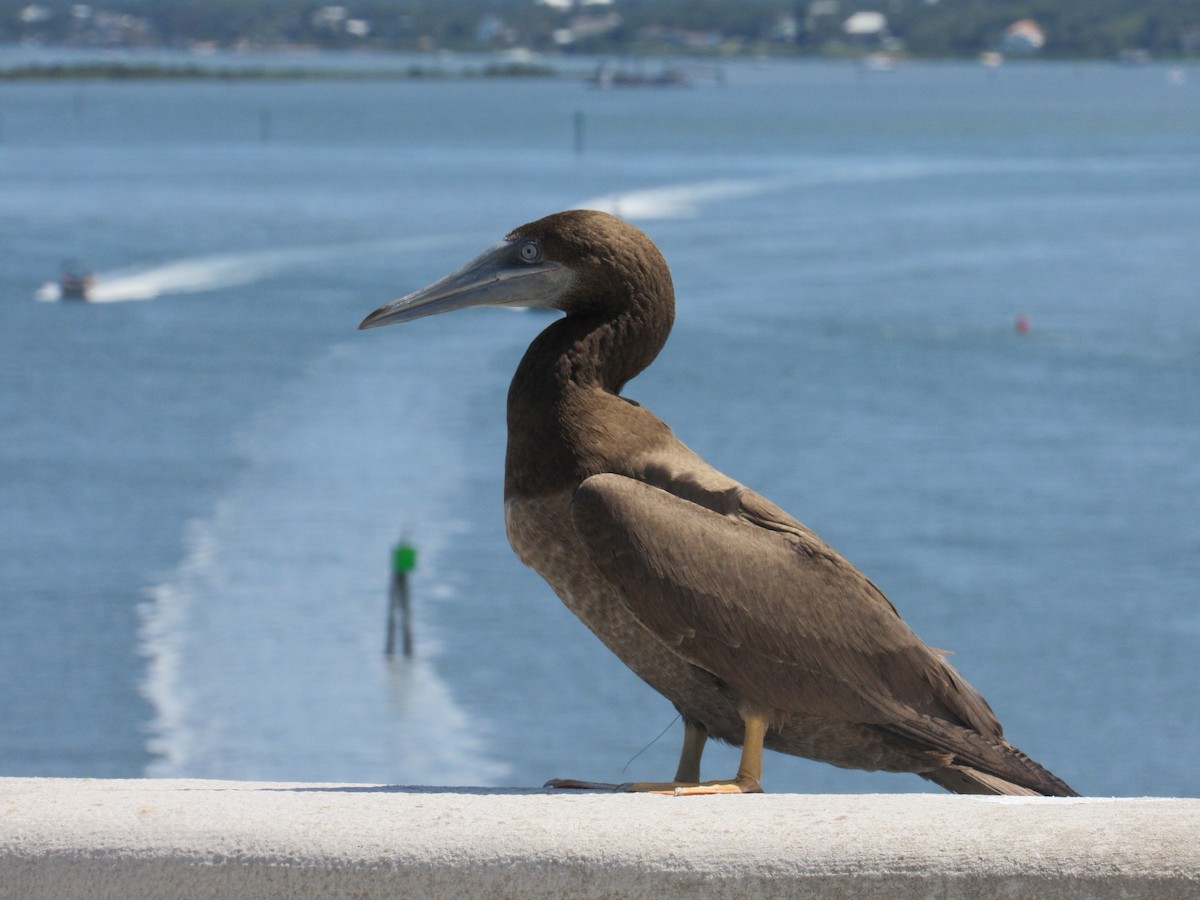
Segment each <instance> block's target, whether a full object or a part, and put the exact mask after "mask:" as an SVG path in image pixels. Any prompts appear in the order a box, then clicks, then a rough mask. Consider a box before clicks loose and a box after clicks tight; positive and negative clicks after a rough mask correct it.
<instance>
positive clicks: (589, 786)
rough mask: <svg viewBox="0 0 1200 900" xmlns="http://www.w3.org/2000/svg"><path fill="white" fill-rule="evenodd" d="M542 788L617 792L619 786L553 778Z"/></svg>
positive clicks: (600, 782)
mask: <svg viewBox="0 0 1200 900" xmlns="http://www.w3.org/2000/svg"><path fill="white" fill-rule="evenodd" d="M542 787H546V788H555V789H557V790H566V791H617V790H620V789H621V785H619V784H607V783H605V782H603V781H580V780H579V779H577V778H551V779H550V780H549V781H547V782H546V783H545V784H543V785H542Z"/></svg>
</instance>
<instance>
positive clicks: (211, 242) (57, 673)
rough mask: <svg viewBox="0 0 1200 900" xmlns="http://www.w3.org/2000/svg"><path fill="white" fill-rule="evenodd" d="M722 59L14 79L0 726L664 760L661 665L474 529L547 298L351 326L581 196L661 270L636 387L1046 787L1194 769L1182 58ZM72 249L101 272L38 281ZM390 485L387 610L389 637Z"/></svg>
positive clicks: (1119, 784) (1, 501)
mask: <svg viewBox="0 0 1200 900" xmlns="http://www.w3.org/2000/svg"><path fill="white" fill-rule="evenodd" d="M726 75H727V78H726V84H725V85H724V86H723V87H717V86H708V85H701V86H697V87H696V88H694V89H691V90H667V91H649V90H648V91H644V92H643V91H630V92H622V91H612V92H598V91H592V90H589V89H587V88H585V87H584V86H582V85H581V84H578V83H575V82H571V81H560V82H462V83H460V82H441V83H412V84H410V83H398V82H379V83H371V82H366V83H352V84H341V83H279V84H265V83H254V84H249V83H247V84H238V83H216V82H214V83H207V82H206V83H178V84H153V83H144V84H137V83H130V84H106V83H87V84H72V83H51V84H4V85H0V429H2V430H0V613H2V619H0V621H2V622H3V625H2V626H0V774H5V775H85V776H138V775H155V776H158V775H184V776H213V777H232V778H272V779H314V780H355V781H377V782H409V783H411V782H421V783H435V784H486V785H531V784H540V783H541V782H542V781H544V780H545V779H546V778H549V777H554V776H574V777H587V778H593V779H603V780H617V781H624V780H632V779H637V778H650V779H657V778H662V777H665V776H667V775H669V774H670V773H671V772H672V771H673V769H674V763H675V755H676V753H677V748H678V740H679V735H680V732H681V728H680V726H679V724H678V722H674V721H673V720H674V711H673V710H672V709H671V707H670V706H669V704H668V703H667V702H666V701H664V700H662V699H661V698H659V697H658V696H657V695H655V694H654V693H653V692H652V691H650V690H649V689H648V688H646V687H644V686H643V685H642V684H641V683H640V682H639V681H638V680H637V679H636V678H635V677H634V676H632V675H631V674H630V673H628V672H627V671H626V670H625V669H624V668H623V667H622V666H621V664H620V663H619V662H617V661H616V660H615V659H614V658H612V657H611V656H610V655H609V654H608V653H607V651H605V650H604V649H603V648H602V647H601V646H600V645H599V644H598V643H597V642H596V641H595V640H594V639H593V638H592V637H591V636H590V634H588V633H587V631H586V630H585V629H584V628H583V627H582V626H580V625H579V623H577V622H576V621H574V619H573V618H572V616H571V615H570V614H569V613H568V612H566V610H565V609H564V608H562V607H561V604H560V603H559V602H558V600H557V599H555V598H554V596H553V595H552V594H551V592H550V591H549V589H548V588H547V587H546V586H545V585H544V584H543V583H542V582H541V581H540V580H539V579H538V578H537V576H536V575H534V574H533V573H532V572H530V571H528V570H526V569H523V568H522V567H521V566H520V564H519V563H518V562H517V561H516V560H515V558H514V557H513V556H512V554H511V552H510V551H509V549H508V547H507V543H506V540H505V537H504V533H503V523H502V512H501V470H502V463H503V453H504V395H505V391H506V388H507V382H508V377H509V376H510V374H511V372H512V371H513V369H514V368H515V365H516V362H517V360H518V359H519V358H520V355H521V353H522V351H523V349H524V347H525V346H526V345H527V344H528V342H529V340H530V339H531V338H532V336H533V335H534V334H535V333H536V331H537V330H538V329H539V328H540V327H542V326H543V325H544V323H545V321H546V319H545V318H544V317H541V316H539V315H538V314H529V313H512V314H510V313H507V312H499V311H482V310H481V311H472V312H466V313H461V314H458V315H455V316H450V317H445V318H440V319H431V320H424V321H421V322H418V323H413V324H411V325H407V326H401V327H397V328H391V329H384V330H381V331H376V332H370V333H366V334H360V333H357V332H356V331H355V327H356V325H357V323H358V322H359V321H360V320H361V318H362V317H363V315H365V314H366V313H367V312H369V311H371V310H372V309H374V308H375V307H376V306H379V305H381V304H382V303H384V302H386V301H388V300H390V299H393V298H394V297H396V296H399V295H400V294H403V293H407V292H409V291H410V290H413V289H415V288H417V287H419V286H421V285H423V284H425V283H428V282H429V281H432V280H434V279H435V278H437V277H440V276H441V275H442V274H444V273H445V272H447V271H448V270H450V269H451V268H453V267H455V266H457V265H458V264H460V263H461V262H463V261H465V259H467V258H468V257H469V256H471V255H473V254H474V253H475V252H477V251H478V250H479V249H481V248H482V247H484V246H486V245H488V244H490V243H493V242H494V241H495V240H497V239H498V238H499V237H502V236H503V235H504V234H505V233H506V232H507V231H508V230H510V229H511V228H512V227H514V226H516V225H518V224H520V223H522V222H525V221H528V220H530V219H533V218H536V217H539V216H541V215H544V214H546V213H548V212H551V211H554V210H557V209H561V208H566V207H571V206H579V205H588V206H602V207H605V208H609V209H613V210H616V211H618V212H620V213H621V214H623V215H626V216H628V217H630V218H631V219H633V220H634V221H636V222H637V223H638V224H640V225H641V226H642V227H643V228H644V229H645V230H647V231H648V232H649V233H650V234H651V236H652V237H653V238H654V239H655V240H656V241H657V242H658V243H659V245H660V246H661V247H662V249H663V251H664V253H665V254H666V256H667V258H668V260H669V261H670V262H671V264H672V267H673V270H674V274H675V279H676V288H677V292H678V294H679V317H678V323H677V326H676V330H675V333H674V336H673V338H672V341H671V343H670V344H669V345H668V347H667V349H666V350H665V351H664V353H663V355H662V357H661V358H660V360H659V361H658V362H657V363H656V364H655V366H654V367H652V368H651V369H650V370H649V371H648V372H647V373H646V374H644V375H643V376H641V377H640V378H638V379H637V380H636V381H635V382H634V383H632V384H631V385H630V386H629V388H628V391H627V393H628V394H629V395H630V396H633V397H636V398H637V399H638V400H639V401H641V402H643V403H645V404H646V405H648V406H649V407H650V408H651V409H653V410H655V411H656V412H657V413H658V414H659V415H660V416H661V417H663V418H664V419H665V420H667V421H668V422H669V423H671V424H672V426H673V427H674V428H675V430H676V432H677V433H678V434H679V435H680V436H681V437H682V438H683V439H684V440H685V441H686V442H688V443H689V444H690V445H691V446H693V447H694V448H695V449H696V450H698V451H699V452H700V453H702V454H703V455H705V456H706V457H707V458H708V459H709V460H710V461H712V462H713V463H714V464H716V465H717V466H718V467H720V468H722V469H724V470H725V471H726V472H728V473H729V474H730V475H732V476H734V477H736V478H738V479H740V480H742V481H744V482H745V483H747V484H749V485H751V486H752V487H754V488H755V489H757V490H759V491H761V492H763V493H765V494H766V495H768V496H770V497H771V498H772V499H774V500H775V501H776V502H778V503H780V504H781V505H782V506H783V507H784V508H786V509H788V510H789V511H790V512H792V513H793V514H795V515H796V516H798V517H799V518H800V519H801V520H803V521H805V522H806V523H807V524H809V525H810V526H812V527H813V528H815V529H816V530H817V531H818V533H820V534H821V535H822V536H823V537H825V538H826V539H827V540H829V541H830V542H831V543H833V544H834V545H835V546H836V547H838V548H839V549H840V550H841V551H842V552H843V553H844V554H845V555H846V556H848V557H849V558H850V559H851V560H853V561H854V562H856V563H857V564H858V565H859V566H860V567H861V568H862V569H864V570H865V571H866V572H867V573H868V574H869V575H870V576H871V577H872V579H873V580H874V581H875V582H876V583H878V584H879V585H880V586H881V587H882V588H883V589H884V591H885V592H887V593H888V594H889V596H890V597H891V598H892V600H893V601H894V602H895V603H896V605H897V606H898V607H899V608H900V610H901V611H902V613H903V614H904V615H905V617H906V618H907V619H908V621H909V622H910V623H911V624H912V625H913V626H914V627H915V628H916V629H917V631H918V632H919V633H920V634H921V635H922V636H923V637H924V638H925V639H926V640H927V641H929V642H930V643H931V644H933V645H934V646H937V647H942V648H946V649H951V650H954V651H955V653H956V655H955V657H954V661H955V664H956V665H957V666H958V667H959V668H960V669H961V670H962V671H963V672H964V673H965V674H966V675H967V677H968V678H969V679H970V680H971V681H972V682H973V683H974V684H975V685H976V686H977V687H978V688H979V689H980V690H981V691H982V692H983V693H984V694H985V696H987V697H988V699H989V700H990V702H991V703H992V705H993V706H994V707H995V709H996V710H997V712H998V713H999V715H1000V717H1001V719H1002V720H1003V721H1004V722H1005V725H1006V729H1007V732H1008V735H1009V737H1010V738H1011V739H1012V740H1013V741H1014V743H1016V744H1017V745H1018V746H1021V747H1022V748H1023V749H1025V750H1026V751H1027V752H1029V753H1030V754H1031V755H1033V756H1034V757H1035V758H1037V759H1039V760H1041V761H1042V762H1043V763H1045V764H1046V765H1047V766H1049V767H1050V768H1052V769H1053V770H1054V771H1056V772H1057V773H1058V774H1060V775H1061V776H1062V777H1064V778H1065V779H1066V780H1068V781H1069V782H1070V783H1071V784H1072V785H1073V786H1074V787H1076V788H1077V789H1078V790H1080V791H1082V792H1084V793H1088V794H1115V795H1139V794H1177V795H1191V796H1196V795H1198V794H1200V780H1198V778H1197V775H1196V769H1195V766H1194V759H1195V757H1196V755H1197V752H1198V751H1200V716H1197V689H1196V684H1197V680H1198V676H1200V604H1198V601H1200V516H1198V515H1197V511H1196V509H1197V498H1198V497H1200V316H1198V315H1197V304H1198V303H1200V293H1198V292H1200V287H1198V286H1200V253H1197V252H1196V247H1197V246H1200V129H1198V128H1197V122H1198V121H1200V70H1196V69H1194V68H1193V69H1185V70H1183V77H1182V79H1181V78H1180V76H1179V75H1178V74H1172V73H1171V72H1169V71H1168V69H1167V68H1165V67H1156V66H1149V67H1143V68H1115V67H1108V66H1102V65H1077V66H1065V65H1064V66H1051V65H1047V66H1041V65H1026V66H1009V67H1005V68H1003V69H1001V70H999V71H990V70H984V69H982V68H979V67H975V66H969V65H911V66H905V67H901V68H899V69H898V70H896V71H894V72H890V73H866V72H863V71H860V70H857V69H855V68H854V67H852V66H849V65H834V64H807V65H785V64H775V65H773V66H770V67H766V68H760V67H757V66H754V65H750V64H737V65H731V66H730V67H728V69H727V70H726ZM577 111H578V112H582V113H583V114H584V115H585V122H586V153H585V154H584V156H583V157H582V158H580V157H577V156H576V154H575V152H574V149H573V122H574V116H575V113H576V112H577ZM264 123H265V124H266V125H267V128H266V129H265V132H266V133H264ZM73 257H74V258H82V259H84V260H86V261H87V262H88V263H89V264H90V265H91V266H92V267H94V269H95V270H96V272H97V273H98V275H99V279H100V288H99V293H98V295H97V299H99V300H104V301H105V302H103V303H96V304H88V305H82V304H70V303H65V302H55V296H56V291H55V290H54V287H53V285H52V284H49V285H48V284H47V282H53V280H54V278H55V276H56V273H57V270H58V267H59V265H60V263H61V262H62V261H63V260H64V259H67V258H73ZM1019 315H1026V316H1027V317H1028V318H1029V321H1030V322H1031V323H1032V332H1031V334H1029V335H1027V336H1025V337H1021V336H1018V335H1017V334H1016V333H1015V331H1014V327H1013V325H1014V322H1015V320H1016V318H1017V317H1018V316H1019ZM405 533H407V534H408V535H410V536H411V537H412V539H413V540H414V541H415V543H416V544H417V546H418V548H419V551H420V559H419V568H418V571H417V573H416V576H415V580H414V592H415V604H416V639H417V656H416V658H415V659H414V660H413V661H412V662H409V663H405V662H399V663H395V664H389V663H387V662H386V661H385V659H384V658H383V655H382V652H381V651H382V645H383V637H384V635H383V625H384V614H385V602H386V593H385V592H386V581H387V565H388V552H389V547H390V546H391V544H392V543H393V542H394V541H395V540H396V539H397V538H398V537H400V536H401V535H402V534H405ZM664 729H666V730H667V733H666V734H664V735H663V736H662V737H661V739H658V740H656V737H658V735H659V734H660V732H663V731H664ZM643 750H644V752H641V753H640V755H638V754H639V752H640V751H643ZM635 757H636V758H635ZM631 760H632V761H631ZM735 760H736V754H734V753H733V752H732V751H730V750H729V749H727V748H725V749H722V748H714V749H713V750H711V751H710V752H709V754H708V756H706V763H707V764H706V770H705V774H706V776H711V777H717V776H720V775H723V774H728V773H729V772H731V771H732V770H733V767H734V765H735ZM766 775H767V786H768V788H769V789H771V790H801V791H864V790H872V791H875V790H883V791H892V790H896V791H898V790H924V789H926V788H925V783H924V782H921V781H920V780H919V779H916V778H915V777H912V776H892V775H879V774H866V773H857V772H843V771H840V770H837V769H834V768H832V767H829V766H821V765H818V764H814V763H808V762H805V761H802V760H796V759H791V758H786V757H780V756H775V755H772V756H770V758H769V759H768V761H767V770H766Z"/></svg>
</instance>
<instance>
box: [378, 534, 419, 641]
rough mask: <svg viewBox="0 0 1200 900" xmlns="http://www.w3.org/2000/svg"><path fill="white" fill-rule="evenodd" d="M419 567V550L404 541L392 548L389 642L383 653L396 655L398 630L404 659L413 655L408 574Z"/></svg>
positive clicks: (388, 624)
mask: <svg viewBox="0 0 1200 900" xmlns="http://www.w3.org/2000/svg"><path fill="white" fill-rule="evenodd" d="M416 567H417V548H416V547H414V546H413V545H412V544H410V543H409V542H408V541H407V540H402V541H401V542H400V543H399V544H397V545H396V546H395V547H393V548H392V588H391V591H390V592H389V596H388V617H387V642H386V644H385V645H384V648H383V652H384V653H385V654H386V655H387V656H388V658H391V657H393V656H395V655H396V630H397V626H398V627H399V629H400V632H401V644H400V646H401V649H402V651H403V653H404V658H405V659H408V658H410V657H411V656H412V655H413V641H412V604H411V602H410V599H409V595H408V573H409V572H411V571H413V569H415V568H416Z"/></svg>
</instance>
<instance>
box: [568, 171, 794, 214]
mask: <svg viewBox="0 0 1200 900" xmlns="http://www.w3.org/2000/svg"><path fill="white" fill-rule="evenodd" d="M775 181H776V180H775V179H760V180H745V179H731V178H718V179H714V180H711V181H696V182H689V183H687V184H676V185H666V186H664V187H657V188H648V189H646V190H640V191H628V192H625V193H621V194H605V195H603V196H600V197H593V198H591V199H590V200H585V201H584V202H583V203H581V204H580V208H581V209H596V210H599V211H601V212H607V213H612V214H613V215H614V216H620V217H621V218H623V219H640V220H648V219H692V218H695V217H696V216H697V215H699V214H700V207H701V206H702V205H703V204H705V203H710V202H712V201H714V200H725V199H728V198H730V197H750V196H753V195H755V194H762V193H766V192H767V191H769V190H771V189H772V188H773V187H774V185H775Z"/></svg>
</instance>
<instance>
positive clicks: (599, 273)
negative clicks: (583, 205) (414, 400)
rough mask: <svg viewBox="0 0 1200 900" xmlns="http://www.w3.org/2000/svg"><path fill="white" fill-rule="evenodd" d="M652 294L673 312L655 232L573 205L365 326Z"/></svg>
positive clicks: (580, 307) (612, 308) (605, 308)
mask: <svg viewBox="0 0 1200 900" xmlns="http://www.w3.org/2000/svg"><path fill="white" fill-rule="evenodd" d="M648 301H649V302H655V301H657V302H659V303H662V302H666V303H667V304H668V305H669V309H670V312H671V314H673V312H674V291H673V289H672V287H671V276H670V272H669V270H668V269H667V264H666V261H665V260H663V258H662V254H660V253H659V251H658V248H657V247H655V246H654V243H653V242H652V241H651V240H650V238H648V237H646V235H645V234H643V233H642V232H641V231H639V230H638V229H637V228H635V227H634V226H632V225H630V224H629V223H628V222H624V221H622V220H621V219H618V218H616V217H615V216H610V215H609V214H608V213H603V212H597V211H595V210H570V211H567V212H560V213H555V214H554V215H552V216H547V217H546V218H544V219H539V220H537V221H536V222H530V223H529V224H527V225H522V226H521V227H520V228H517V229H515V230H514V231H512V232H511V233H510V234H509V235H508V236H507V237H506V238H505V239H504V240H503V241H502V242H500V243H499V244H496V245H495V246H493V247H490V248H489V249H487V250H485V251H484V252H483V253H482V254H481V255H479V256H477V257H476V258H475V259H473V260H471V262H469V263H467V264H466V265H465V266H464V267H463V268H461V269H459V270H458V271H457V272H454V273H452V274H450V275H447V276H446V277H445V278H443V279H441V280H440V281H436V282H434V283H433V284H431V285H429V287H426V288H422V289H421V290H419V291H417V292H416V293H413V294H409V295H408V296H406V297H401V298H400V299H399V300H395V301H393V302H391V303H389V304H387V305H386V306H383V307H381V308H379V309H377V310H375V312H373V313H371V314H370V315H369V316H367V317H366V318H365V319H364V320H363V321H362V324H361V325H359V326H358V327H359V328H360V329H364V328H376V327H378V326H380V325H390V324H392V323H393V322H409V321H411V320H413V319H420V318H423V317H424V316H434V315H437V314H438V313H443V312H450V311H452V310H456V309H467V308H468V307H472V306H500V307H541V308H545V309H560V310H563V311H564V312H567V313H586V312H596V313H602V314H612V313H616V312H619V311H620V310H621V309H622V308H625V307H628V306H629V305H631V304H635V303H646V302H648Z"/></svg>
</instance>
